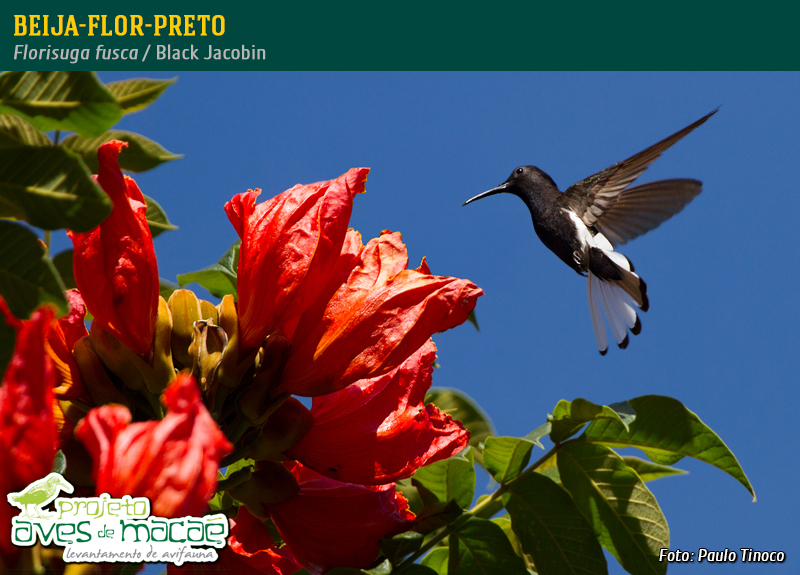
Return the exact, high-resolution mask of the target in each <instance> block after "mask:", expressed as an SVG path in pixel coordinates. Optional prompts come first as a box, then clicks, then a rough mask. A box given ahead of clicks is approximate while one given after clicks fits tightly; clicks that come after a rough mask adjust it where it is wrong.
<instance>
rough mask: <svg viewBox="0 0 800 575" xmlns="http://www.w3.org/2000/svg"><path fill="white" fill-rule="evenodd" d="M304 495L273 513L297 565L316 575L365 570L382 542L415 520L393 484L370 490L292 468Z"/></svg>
mask: <svg viewBox="0 0 800 575" xmlns="http://www.w3.org/2000/svg"><path fill="white" fill-rule="evenodd" d="M293 471H294V474H295V477H297V480H298V482H300V493H298V494H297V495H296V496H295V497H293V498H292V499H290V500H289V501H285V502H284V503H281V504H279V505H275V506H272V507H271V508H270V516H271V518H272V520H273V522H274V523H275V526H276V527H277V528H278V531H279V532H280V534H281V537H282V538H283V540H284V541H285V542H286V544H287V545H288V546H289V547H290V548H291V550H292V553H293V554H294V556H295V558H296V559H297V561H298V562H299V563H300V564H301V565H302V566H303V567H305V568H306V570H307V571H309V573H312V575H318V574H321V573H324V572H325V571H327V570H328V569H332V568H333V567H340V566H343V567H359V568H362V567H367V566H368V565H369V564H370V563H372V561H374V560H375V558H376V557H377V556H378V550H379V548H378V541H379V540H380V539H381V538H382V537H385V536H386V535H392V534H395V533H400V532H401V531H404V530H405V529H406V527H407V523H408V522H409V521H411V520H412V519H413V518H414V514H413V513H411V512H410V511H409V510H408V502H407V501H406V500H405V498H404V497H403V496H402V495H400V494H399V493H398V492H397V491H395V488H394V484H393V483H391V484H388V485H381V486H375V487H368V486H362V485H353V484H350V483H342V482H341V481H336V480H335V479H328V478H327V477H323V476H321V475H319V474H317V473H315V472H314V471H312V470H310V469H307V468H304V467H303V466H302V465H300V464H299V463H295V464H294V466H293Z"/></svg>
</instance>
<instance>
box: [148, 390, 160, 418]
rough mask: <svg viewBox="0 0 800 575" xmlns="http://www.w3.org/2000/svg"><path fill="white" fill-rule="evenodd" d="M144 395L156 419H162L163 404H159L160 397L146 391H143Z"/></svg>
mask: <svg viewBox="0 0 800 575" xmlns="http://www.w3.org/2000/svg"><path fill="white" fill-rule="evenodd" d="M144 396H145V397H146V398H147V401H148V403H150V407H152V408H153V415H155V417H156V419H164V406H163V405H161V397H160V396H158V395H153V394H152V393H147V392H145V393H144Z"/></svg>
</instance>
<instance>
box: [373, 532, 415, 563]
mask: <svg viewBox="0 0 800 575" xmlns="http://www.w3.org/2000/svg"><path fill="white" fill-rule="evenodd" d="M424 540H425V537H424V536H423V535H421V534H419V533H415V532H413V531H408V532H406V533H401V534H400V535H395V536H394V537H384V538H383V539H381V540H380V547H381V551H383V554H384V555H386V558H387V559H389V561H391V562H392V565H397V564H398V563H399V562H400V561H401V560H402V559H403V558H404V557H407V556H408V555H411V554H412V553H414V552H415V551H417V550H418V549H419V548H420V547H422V542H423V541H424Z"/></svg>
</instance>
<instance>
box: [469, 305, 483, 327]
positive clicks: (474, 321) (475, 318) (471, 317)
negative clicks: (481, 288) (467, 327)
mask: <svg viewBox="0 0 800 575" xmlns="http://www.w3.org/2000/svg"><path fill="white" fill-rule="evenodd" d="M467 320H469V322H470V323H471V324H472V325H474V326H475V331H481V328H480V327H479V326H478V316H476V315H475V310H472V311H471V312H469V315H468V316H467Z"/></svg>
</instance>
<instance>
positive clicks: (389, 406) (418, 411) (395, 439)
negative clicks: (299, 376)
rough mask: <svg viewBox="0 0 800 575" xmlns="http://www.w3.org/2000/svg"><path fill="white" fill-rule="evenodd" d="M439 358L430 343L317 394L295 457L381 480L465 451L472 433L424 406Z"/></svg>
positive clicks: (329, 472) (347, 477)
mask: <svg viewBox="0 0 800 575" xmlns="http://www.w3.org/2000/svg"><path fill="white" fill-rule="evenodd" d="M435 359H436V346H434V344H433V342H432V341H430V340H428V342H427V343H426V344H425V345H423V346H422V347H421V348H420V349H419V350H417V351H416V352H415V353H414V354H413V355H411V357H409V358H408V359H407V360H406V361H405V362H403V363H402V364H401V365H400V366H399V367H398V368H397V369H395V370H394V371H392V372H390V373H387V374H386V375H382V376H379V377H376V378H373V379H365V380H361V381H357V382H356V383H353V384H352V385H349V386H347V387H345V388H344V389H342V390H340V391H337V392H335V393H332V394H329V395H324V396H322V397H317V398H314V403H313V406H312V408H311V413H312V415H313V416H314V426H313V427H312V428H311V430H310V431H309V432H308V433H307V434H306V435H305V436H304V437H303V439H302V440H300V442H299V443H298V444H297V445H295V446H294V447H293V448H292V449H290V450H289V452H288V453H287V455H288V456H289V457H291V458H293V459H297V460H299V461H301V462H302V463H303V465H305V466H306V467H310V468H311V469H314V470H315V471H317V472H318V473H321V474H323V475H326V476H327V477H332V478H335V479H339V480H340V481H347V482H349V483H359V484H362V485H379V484H382V483H388V482H390V481H395V480H398V479H404V478H406V477H410V476H411V475H412V474H413V473H414V471H415V470H416V469H418V468H419V467H422V466H423V465H427V464H428V463H433V462H435V461H439V460H441V459H446V458H448V457H450V456H451V455H453V454H454V453H457V452H458V451H461V450H462V449H463V448H464V447H466V445H467V442H468V441H469V432H468V431H466V430H465V429H464V428H463V427H462V426H461V424H460V423H459V422H457V421H453V419H452V418H451V417H450V416H449V415H446V414H443V413H441V412H440V411H439V410H438V409H437V408H436V407H435V406H434V405H423V400H424V398H425V393H426V392H427V391H428V389H429V388H430V386H431V375H432V373H433V362H434V360H435Z"/></svg>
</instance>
